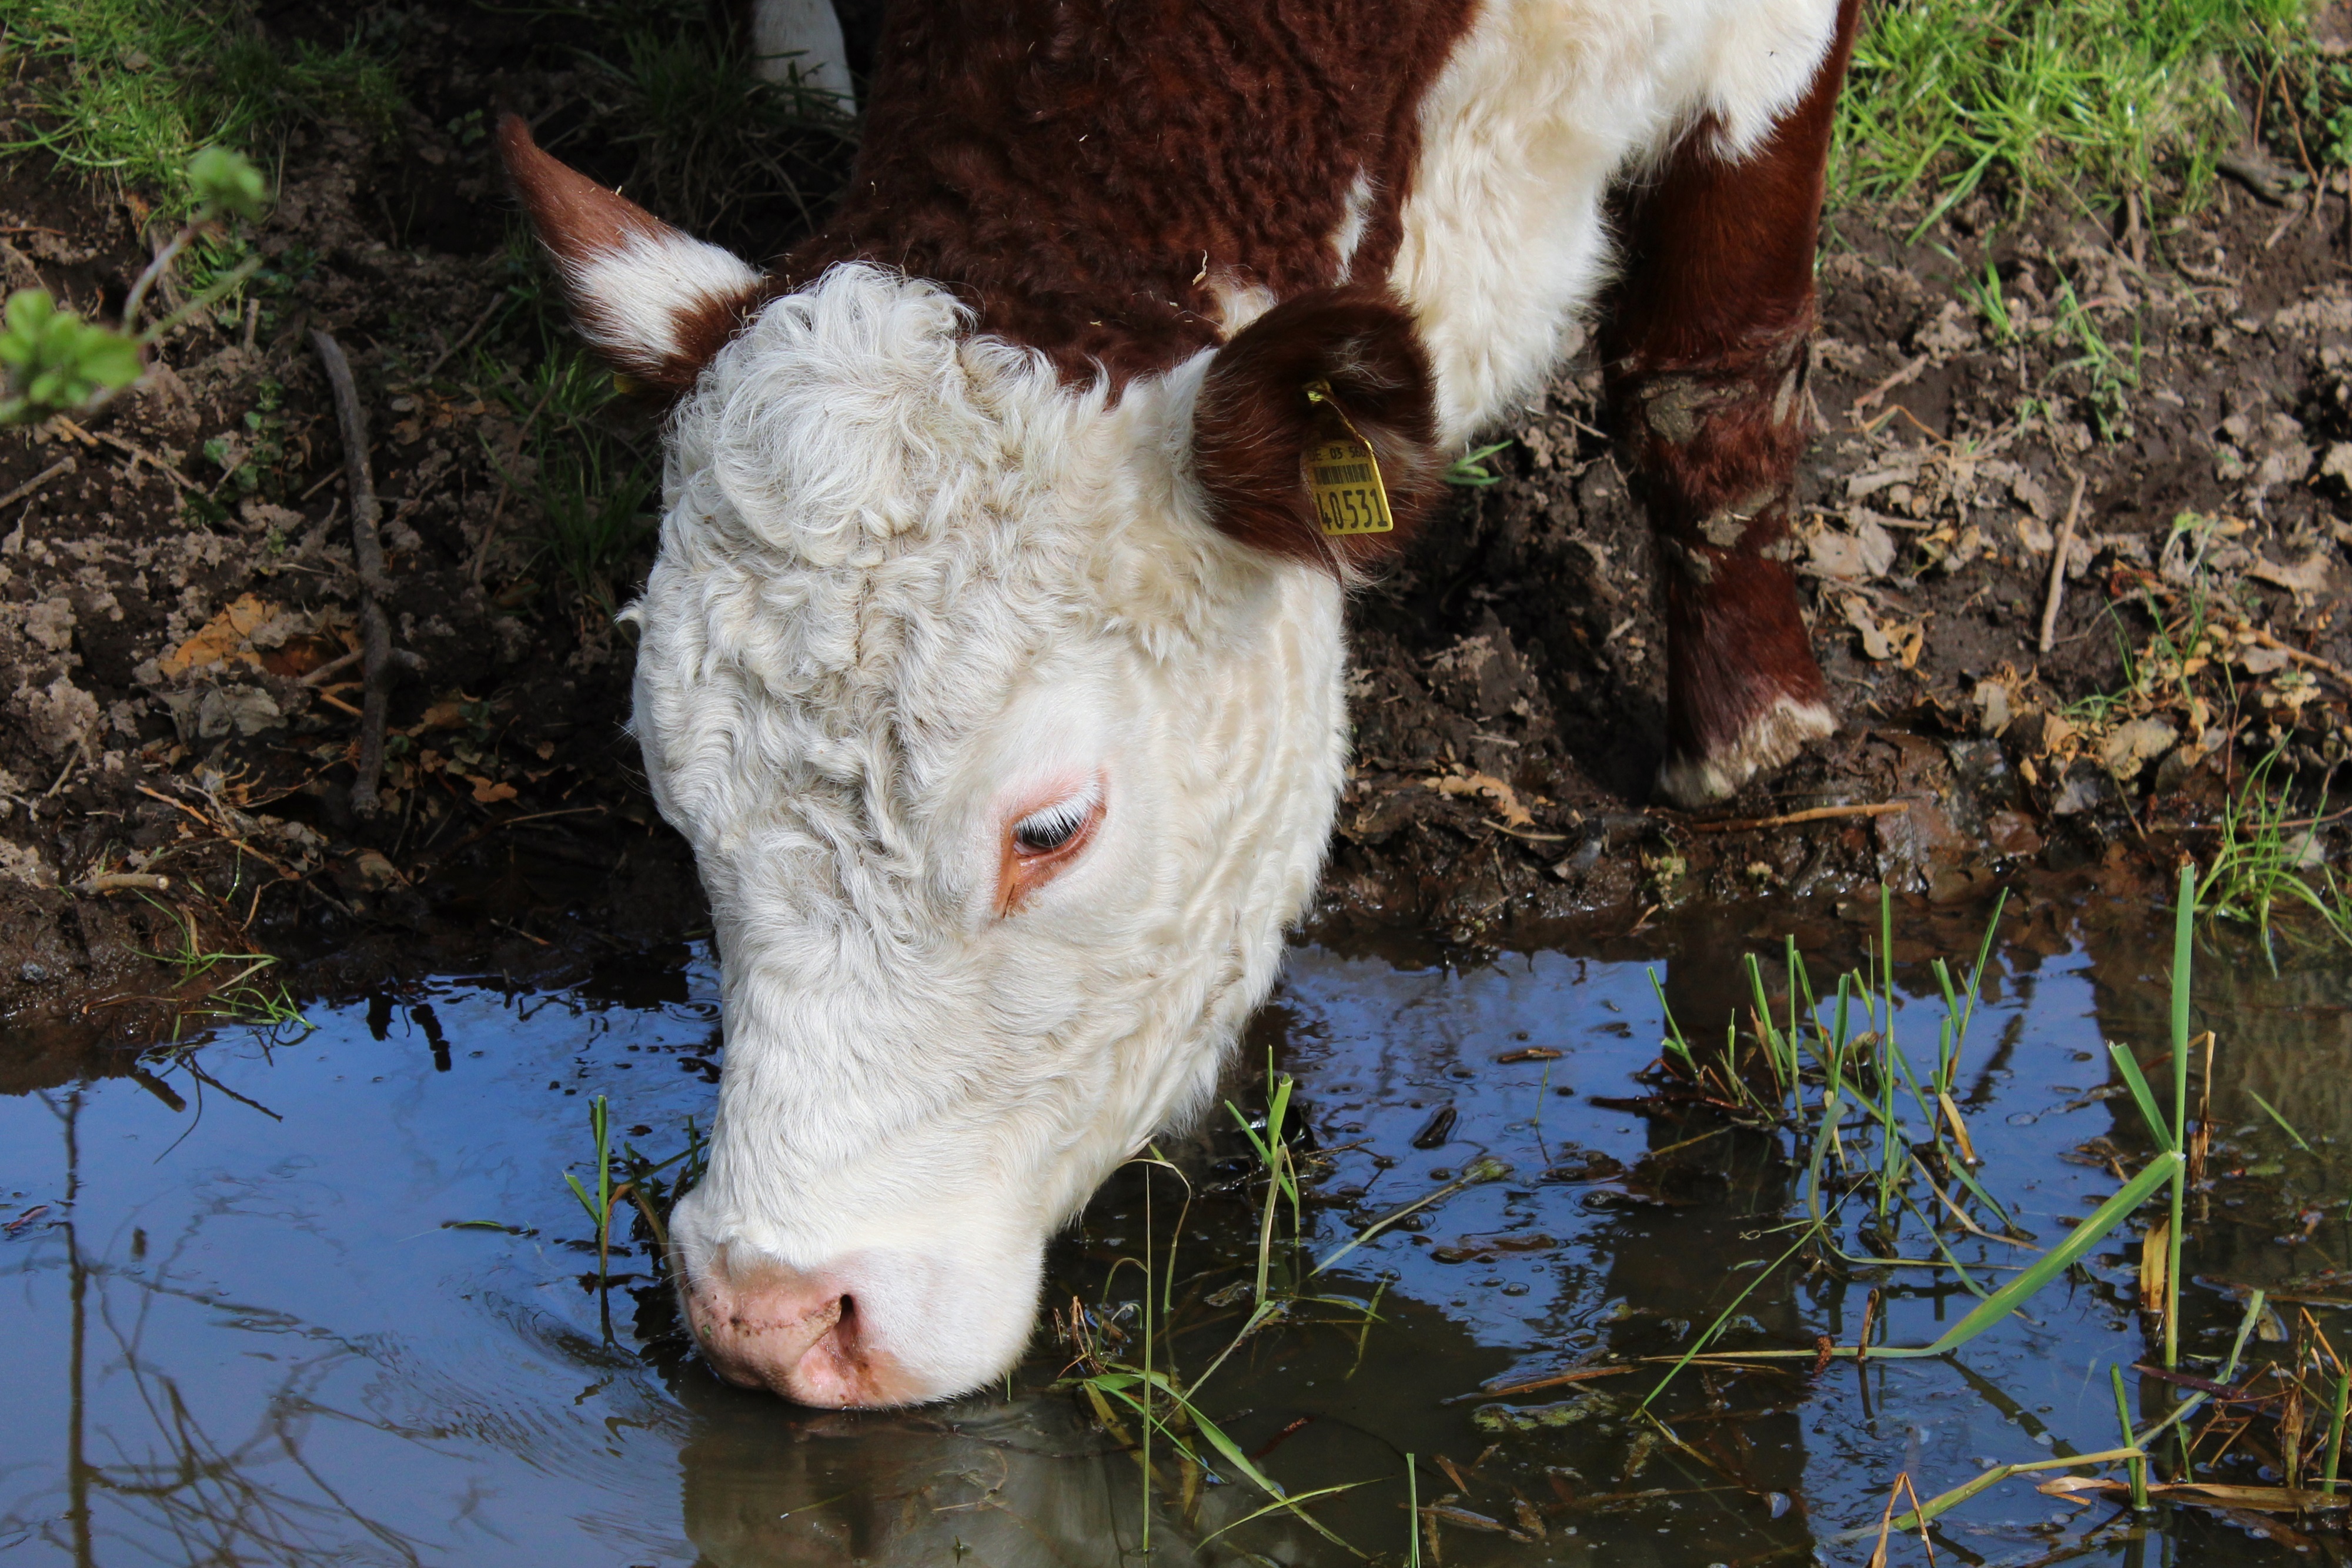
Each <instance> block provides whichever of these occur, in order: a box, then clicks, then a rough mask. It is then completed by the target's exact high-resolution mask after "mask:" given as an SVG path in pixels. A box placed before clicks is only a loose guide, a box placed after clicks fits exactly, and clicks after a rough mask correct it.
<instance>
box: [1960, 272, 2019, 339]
mask: <svg viewBox="0 0 2352 1568" xmlns="http://www.w3.org/2000/svg"><path fill="white" fill-rule="evenodd" d="M1959 294H1960V298H1961V299H1962V300H1963V301H1965V302H1966V303H1967V304H1968V306H1969V308H1970V309H1972V310H1974V311H1975V312H1976V313H1977V316H1978V317H1979V319H1981V320H1982V321H1983V322H1984V324H1985V333H1986V335H1987V336H1988V337H1990V339H1991V340H1992V342H1993V345H1994V347H1996V348H2004V347H2006V346H2008V345H2009V344H2011V343H2014V342H2015V341H2017V322H2016V321H2015V319H2013V318H2011V315H2010V313H2009V298H2008V296H2007V295H2005V294H2003V293H2002V292H2001V283H2000V267H1996V266H1994V265H1993V262H1992V258H1991V257H1990V256H1987V257H1986V258H1985V266H1984V276H1983V277H1981V278H1976V277H1969V276H1968V275H1967V274H1965V273H1964V274H1962V275H1961V277H1960V281H1959Z"/></svg>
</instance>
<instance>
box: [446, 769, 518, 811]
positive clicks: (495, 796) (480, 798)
mask: <svg viewBox="0 0 2352 1568" xmlns="http://www.w3.org/2000/svg"><path fill="white" fill-rule="evenodd" d="M457 777H458V778H460V779H464V780H465V781H466V782H467V783H468V784H471V785H472V786H473V787H474V804H475V805H477V806H495V805H497V804H498V803H499V801H501V800H513V799H514V798H515V787H514V786H513V785H511V784H508V783H504V782H498V783H493V782H492V781H491V780H489V779H477V778H475V777H473V776H472V775H471V774H467V773H459V774H457Z"/></svg>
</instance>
